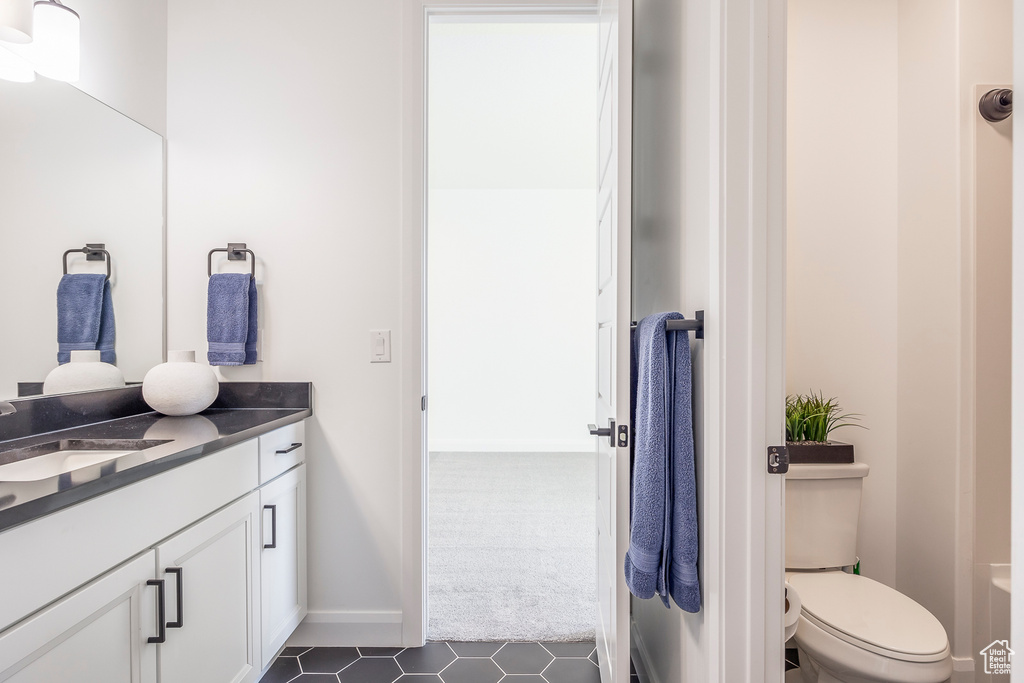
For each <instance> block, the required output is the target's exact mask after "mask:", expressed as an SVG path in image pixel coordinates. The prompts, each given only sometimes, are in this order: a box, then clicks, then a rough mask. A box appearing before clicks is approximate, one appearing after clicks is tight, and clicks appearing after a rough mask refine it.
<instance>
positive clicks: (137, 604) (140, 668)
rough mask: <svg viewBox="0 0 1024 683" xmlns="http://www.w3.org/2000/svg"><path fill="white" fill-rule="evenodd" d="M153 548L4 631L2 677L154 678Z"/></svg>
mask: <svg viewBox="0 0 1024 683" xmlns="http://www.w3.org/2000/svg"><path fill="white" fill-rule="evenodd" d="M154 564H155V561H154V555H153V552H152V551H150V552H148V553H146V554H145V555H142V556H141V557H138V558H136V559H134V560H132V561H131V562H129V563H128V564H126V565H124V566H123V567H120V568H119V569H115V570H114V571H112V572H110V573H109V574H106V575H104V576H102V577H100V578H98V579H96V580H95V581H93V582H91V583H89V584H87V585H86V586H84V587H83V588H80V589H79V590H77V591H75V592H74V593H72V594H71V595H70V596H68V597H66V598H64V599H63V600H60V601H58V602H56V603H54V604H53V605H51V606H50V607H47V608H46V609H44V610H42V611H41V612H39V613H38V614H36V615H34V616H32V617H29V618H28V619H26V620H25V621H23V622H21V623H19V624H16V625H15V626H13V627H11V628H10V629H8V630H7V631H6V632H4V635H3V636H0V681H10V682H11V683H48V682H49V681H67V680H74V681H76V683H77V682H81V683H155V681H156V647H157V646H156V645H152V644H149V643H148V642H147V640H146V639H147V637H148V636H150V635H156V634H157V633H158V628H157V624H156V592H155V590H156V589H155V588H152V587H149V586H147V585H146V581H147V580H148V579H150V578H152V577H153V569H154Z"/></svg>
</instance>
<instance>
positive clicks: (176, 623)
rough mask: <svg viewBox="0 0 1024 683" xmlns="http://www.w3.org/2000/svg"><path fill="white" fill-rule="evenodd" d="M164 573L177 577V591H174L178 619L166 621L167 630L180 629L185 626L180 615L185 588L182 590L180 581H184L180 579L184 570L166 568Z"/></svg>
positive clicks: (182, 585) (182, 586)
mask: <svg viewBox="0 0 1024 683" xmlns="http://www.w3.org/2000/svg"><path fill="white" fill-rule="evenodd" d="M164 571H165V572H167V573H168V574H177V576H178V586H177V590H176V591H175V593H176V595H177V598H178V618H177V619H176V620H175V621H168V622H167V628H181V627H182V626H184V625H185V620H184V618H183V617H182V613H183V611H184V608H183V607H182V603H183V602H184V601H185V588H184V584H183V583H182V581H183V580H184V579H183V578H182V577H183V574H184V570H182V568H181V567H168V568H167V569H165V570H164Z"/></svg>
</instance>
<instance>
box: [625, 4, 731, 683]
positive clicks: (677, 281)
mask: <svg viewBox="0 0 1024 683" xmlns="http://www.w3.org/2000/svg"><path fill="white" fill-rule="evenodd" d="M715 19H716V17H715V16H714V13H713V12H712V10H711V7H710V6H709V4H708V3H704V2H683V3H667V2H661V1H660V0H634V5H633V31H634V41H633V44H634V54H633V98H634V107H633V126H634V139H633V183H634V184H633V194H634V201H633V206H634V215H633V251H632V254H633V290H632V294H633V315H634V317H638V318H639V317H642V316H645V315H648V314H650V313H654V312H656V311H661V310H677V311H680V312H682V313H683V314H684V315H690V314H691V313H692V312H693V311H696V310H699V309H707V308H709V307H710V302H711V296H712V289H713V287H714V286H713V284H712V263H713V260H714V259H715V255H714V253H713V249H712V245H711V244H710V242H709V232H710V231H709V230H708V229H707V227H706V226H708V225H709V224H710V223H711V221H712V220H714V219H715V218H714V217H715V215H716V211H717V207H716V203H717V201H718V196H717V193H718V187H717V185H716V182H717V179H716V178H715V177H714V173H713V171H712V169H713V168H715V164H716V163H717V159H716V158H715V155H716V154H717V149H713V147H712V144H711V141H710V140H709V137H708V135H707V134H706V131H707V130H709V129H710V128H711V123H712V120H713V114H712V112H713V111H714V110H713V108H712V107H710V106H709V103H710V102H712V101H713V100H714V95H713V88H714V87H715V86H716V84H715V83H713V82H712V81H713V77H712V72H711V70H710V69H709V68H708V62H707V60H708V55H709V54H711V52H712V49H713V48H712V42H713V40H714V38H713V36H714V31H715V30H717V27H716V24H715ZM684 89H685V91H686V92H687V93H689V94H690V96H689V97H688V98H686V99H685V100H684V98H683V97H682V93H683V91H684ZM709 313H712V314H714V312H713V311H709ZM691 350H692V353H693V376H694V397H693V407H694V446H695V466H696V481H697V498H698V500H700V501H702V502H701V505H702V508H701V512H700V516H701V517H702V518H703V519H708V518H709V517H710V515H709V512H710V510H711V508H710V504H709V502H708V496H707V495H705V493H704V491H705V482H706V481H707V478H708V477H707V474H706V470H705V467H704V454H705V451H704V448H705V446H706V442H705V429H704V426H705V421H706V418H705V408H704V407H705V403H706V401H708V400H710V397H708V396H706V395H705V393H704V382H705V379H706V378H707V374H708V370H707V369H706V367H705V355H704V345H703V344H702V343H695V344H692V345H691ZM700 544H701V545H700V548H699V551H698V557H699V565H698V571H699V572H700V576H701V577H702V587H703V589H702V590H703V595H704V598H705V600H707V599H708V597H707V596H708V585H707V583H706V582H705V580H704V577H707V576H709V575H710V574H711V573H712V572H711V571H709V567H711V566H713V565H712V564H711V563H712V562H713V560H712V559H711V558H710V550H709V548H708V545H707V538H706V537H705V536H704V535H702V536H701V537H700ZM632 617H633V626H634V630H635V635H636V636H637V637H636V639H635V640H634V646H635V647H637V648H638V649H639V650H640V652H641V656H642V658H643V660H644V662H645V664H646V665H647V666H648V667H649V671H648V673H650V675H651V676H652V679H653V680H654V681H655V682H656V683H670V682H672V681H706V680H710V676H711V674H709V671H712V670H714V667H715V663H714V662H713V661H711V658H712V657H713V654H712V653H711V652H710V651H709V648H710V644H711V643H712V642H713V641H714V635H713V634H712V633H711V632H710V631H711V629H713V628H714V621H713V618H709V615H708V613H707V610H701V611H700V612H698V613H696V614H689V613H686V612H682V611H681V610H678V609H671V610H667V609H665V607H664V605H662V604H661V602H660V601H659V600H657V599H653V600H638V599H633V600H632Z"/></svg>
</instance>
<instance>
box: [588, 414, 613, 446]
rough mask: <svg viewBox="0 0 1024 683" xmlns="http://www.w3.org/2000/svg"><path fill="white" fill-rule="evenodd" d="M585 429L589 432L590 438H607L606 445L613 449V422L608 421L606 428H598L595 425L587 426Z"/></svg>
mask: <svg viewBox="0 0 1024 683" xmlns="http://www.w3.org/2000/svg"><path fill="white" fill-rule="evenodd" d="M587 429H589V430H590V435H591V436H607V437H608V445H609V446H611V447H612V448H614V447H615V420H608V426H607V427H598V426H597V425H595V424H588V425H587Z"/></svg>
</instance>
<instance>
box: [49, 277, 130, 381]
mask: <svg viewBox="0 0 1024 683" xmlns="http://www.w3.org/2000/svg"><path fill="white" fill-rule="evenodd" d="M72 351H99V352H100V360H101V361H102V362H104V363H110V364H111V365H113V364H114V363H116V362H117V355H116V354H115V353H114V302H113V299H112V298H111V295H110V281H109V280H107V276H106V275H103V274H102V273H75V274H73V275H65V276H64V277H62V278H61V279H60V283H58V285H57V363H59V364H61V365H63V364H64V363H67V362H68V361H70V360H71V352H72Z"/></svg>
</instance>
